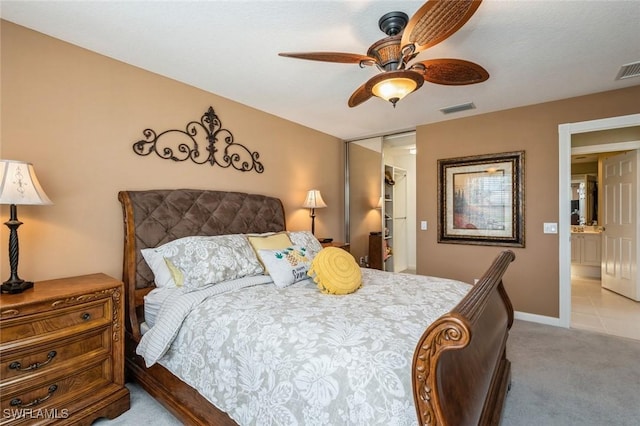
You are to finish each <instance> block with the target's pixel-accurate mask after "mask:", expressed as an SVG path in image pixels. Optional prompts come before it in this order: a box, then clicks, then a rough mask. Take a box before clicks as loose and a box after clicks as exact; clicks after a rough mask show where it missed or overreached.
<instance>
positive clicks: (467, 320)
mask: <svg viewBox="0 0 640 426" xmlns="http://www.w3.org/2000/svg"><path fill="white" fill-rule="evenodd" d="M118 199H119V200H120V202H121V204H122V208H123V217H124V230H125V235H124V265H123V281H124V283H125V290H126V297H125V305H126V309H125V311H126V318H125V324H126V342H125V343H126V345H125V348H126V349H125V351H126V356H125V363H126V371H127V377H128V380H132V381H136V382H137V383H139V384H140V386H142V387H143V388H144V389H145V390H146V391H147V392H148V393H149V394H150V395H152V396H153V397H154V398H156V399H157V400H158V401H159V402H160V403H162V404H163V405H164V406H165V407H166V408H167V409H168V410H170V411H171V412H172V413H173V414H174V415H175V416H177V417H178V418H179V419H180V420H181V421H182V422H183V423H184V424H193V425H236V424H238V423H237V422H236V421H235V420H233V419H232V418H231V417H230V416H229V415H228V414H227V413H225V412H224V411H223V410H221V409H219V408H218V407H217V406H216V405H214V404H212V403H211V402H210V400H211V399H213V398H212V397H211V396H208V397H205V396H203V394H204V393H205V392H202V393H201V392H199V391H196V390H195V389H194V387H192V386H190V385H189V384H187V383H186V382H185V381H183V380H182V379H181V378H179V377H178V375H177V374H174V373H172V372H171V371H170V369H169V368H167V367H168V366H170V364H171V363H170V362H169V361H165V362H164V364H163V363H162V362H157V363H153V364H152V365H150V366H148V363H147V362H145V359H144V358H143V357H142V356H140V355H139V354H138V353H137V352H136V349H137V348H138V346H139V345H140V343H141V340H142V339H143V331H142V330H144V326H145V324H146V323H145V306H144V303H145V296H146V295H148V294H150V292H152V290H154V288H155V283H154V274H153V273H152V271H151V269H150V268H149V266H148V265H147V263H146V262H145V260H144V258H143V256H142V254H141V250H144V249H148V248H153V247H158V246H161V245H163V244H165V243H168V242H170V241H173V240H177V239H180V238H183V237H188V236H194V235H204V236H217V235H230V234H263V233H277V232H281V231H285V230H286V222H285V215H284V209H283V206H282V203H281V201H280V200H279V199H277V198H273V197H268V196H264V195H258V194H246V193H239V192H225V191H209V190H191V189H178V190H147V191H122V192H120V193H119V194H118ZM514 258H515V256H514V254H513V252H511V251H508V250H506V251H503V252H501V253H499V254H498V255H497V257H496V258H495V260H494V261H493V263H492V264H491V265H490V266H489V268H488V269H487V271H486V272H485V273H484V274H483V275H482V277H481V279H480V280H479V281H478V283H477V284H475V285H474V286H472V287H470V289H466V290H465V291H464V294H462V295H461V296H460V300H459V301H458V302H456V304H455V305H453V306H451V307H450V308H449V309H448V310H447V311H446V312H443V313H442V314H441V315H439V316H438V317H436V318H434V319H433V321H430V324H427V326H422V325H420V327H419V328H418V329H417V330H419V332H418V334H417V335H416V337H417V339H416V340H415V342H413V341H410V342H404V343H403V344H406V345H408V346H409V347H410V348H412V349H411V352H412V355H411V356H410V360H409V361H410V362H408V363H407V364H406V366H403V367H402V368H403V369H404V370H406V371H405V372H403V373H402V374H403V375H406V378H407V380H408V381H409V382H410V384H409V388H410V389H409V392H407V393H408V394H407V395H404V397H405V400H406V401H404V402H403V406H404V407H405V408H407V407H410V409H411V410H412V411H413V412H414V413H415V414H413V420H414V421H415V420H416V419H417V422H416V423H418V424H421V425H455V426H458V425H475V424H483V425H484V424H499V422H500V418H501V413H502V408H503V404H504V400H505V398H506V394H507V391H508V388H509V385H510V362H509V360H508V359H507V356H506V341H507V338H508V334H509V329H510V327H511V325H512V322H513V309H512V306H511V303H510V301H509V298H508V296H507V294H506V292H505V289H504V287H503V284H502V276H503V274H504V273H505V271H506V270H507V267H508V265H509V264H510V262H512V261H513V260H514ZM362 273H363V277H364V278H363V279H364V280H365V284H364V285H363V287H362V289H360V290H358V291H357V292H355V293H354V295H358V296H357V297H365V296H366V295H367V293H366V291H365V289H368V288H371V289H374V288H375V287H376V286H375V285H367V283H366V280H367V279H368V277H369V276H373V275H375V274H385V275H383V279H382V280H383V281H394V280H395V281H398V282H404V281H411V280H417V279H421V278H413V277H409V276H407V274H395V275H394V274H393V273H387V272H373V271H368V270H363V271H362ZM427 279H428V277H427ZM403 280H404V281H403ZM445 281H446V280H445ZM460 284H462V283H460ZM254 287H255V288H256V289H257V290H255V291H263V292H264V291H266V290H265V288H264V286H254ZM254 287H252V288H251V289H253V288H254ZM291 289H292V290H291V291H292V292H293V291H299V292H304V293H301V294H303V296H301V297H310V294H311V292H313V290H312V289H313V285H302V284H301V285H299V286H298V287H296V286H295V285H294V286H291ZM316 290H317V289H316ZM244 291H245V290H244V289H243V290H242V292H244ZM251 291H254V290H251ZM287 291H288V290H287ZM367 291H368V290H367ZM316 292H317V291H316ZM238 293H241V292H238ZM360 293H361V295H359V294H360ZM225 296H226V293H225ZM216 297H217V296H216ZM260 297H261V296H258V298H260ZM330 297H334V298H336V297H344V298H345V299H343V300H348V299H346V298H347V297H350V295H348V296H327V295H324V298H325V299H324V300H329V299H327V298H330ZM354 297H355V296H354ZM367 297H369V296H367ZM254 298H255V296H254ZM210 299H215V298H210ZM333 300H339V299H333ZM353 300H356V299H355V298H354V299H353ZM216 301H218V302H219V300H217V299H216ZM234 303H239V302H234ZM240 303H244V302H240ZM226 305H227V308H228V306H230V304H229V303H226ZM231 306H234V305H233V304H231ZM235 306H240V305H235ZM222 308H224V306H220V307H217V308H216V309H222ZM298 314H299V313H298ZM225 315H226V314H225ZM185 322H188V321H186V320H185ZM422 322H423V321H420V323H422ZM408 328H411V329H413V330H414V334H415V330H416V325H415V324H414V325H413V326H408ZM185 334H188V333H185ZM383 334H384V333H383ZM386 334H391V333H386ZM372 346H379V345H376V344H373V345H372ZM167 356H169V355H168V354H167V355H165V357H167ZM355 358H356V359H355V360H354V359H351V361H352V362H351V363H352V364H353V363H354V361H355V364H356V365H357V361H358V359H357V357H355ZM163 359H164V358H163ZM364 366H365V364H364V363H363V364H362V365H360V368H361V369H364V368H365V367H364ZM213 367H215V366H210V365H206V366H204V367H203V368H204V369H206V370H207V371H209V370H210V369H211V368H213ZM291 368H295V367H291ZM367 368H369V367H368V364H367ZM211 374H212V375H214V374H216V373H211ZM289 374H295V372H294V373H289ZM258 391H259V390H258ZM344 399H349V398H344ZM375 409H376V407H374V410H375ZM322 416H326V414H322V415H321V416H320V418H323V417H322ZM235 417H236V418H238V416H237V415H236V416H235ZM324 419H325V423H327V421H326V419H327V418H326V417H324ZM253 422H256V423H259V422H258V421H256V420H255V419H253ZM273 423H276V422H273ZM299 423H300V424H303V423H305V422H304V421H303V420H300V421H299Z"/></svg>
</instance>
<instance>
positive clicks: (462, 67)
mask: <svg viewBox="0 0 640 426" xmlns="http://www.w3.org/2000/svg"><path fill="white" fill-rule="evenodd" d="M423 67H424V70H423V69H422V68H423ZM410 69H411V70H413V71H416V72H419V73H421V74H422V75H423V76H424V79H425V81H428V82H430V83H436V84H446V85H448V86H460V85H464V84H475V83H482V82H483V81H486V80H487V79H488V78H489V73H488V72H487V70H485V69H484V68H482V67H481V66H480V65H478V64H475V63H473V62H469V61H463V60H462V59H427V60H426V61H422V62H416V63H415V64H413V65H412V66H411V68H410Z"/></svg>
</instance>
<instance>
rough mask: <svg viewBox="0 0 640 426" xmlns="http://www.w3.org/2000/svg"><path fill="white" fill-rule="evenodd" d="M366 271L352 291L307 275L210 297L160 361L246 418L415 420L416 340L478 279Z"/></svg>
mask: <svg viewBox="0 0 640 426" xmlns="http://www.w3.org/2000/svg"><path fill="white" fill-rule="evenodd" d="M362 275H363V283H364V284H363V286H362V288H360V289H359V290H358V291H357V292H355V293H353V294H349V295H345V296H334V295H326V294H321V293H320V292H319V290H318V289H317V287H316V286H315V284H314V283H313V282H312V281H310V280H307V281H302V282H299V283H296V284H294V285H292V286H290V287H286V288H282V289H280V288H277V287H276V286H275V285H273V284H260V285H252V286H248V287H247V286H245V287H244V288H239V289H234V290H230V291H227V292H224V293H222V294H217V295H214V296H211V297H206V298H205V299H204V300H203V301H202V302H200V303H198V304H195V306H193V308H192V309H191V311H190V312H189V313H188V314H187V315H186V317H184V319H183V321H182V326H181V327H180V328H179V331H177V334H176V335H175V339H174V340H173V342H172V343H171V344H170V346H168V349H167V350H166V353H164V355H163V356H162V357H161V358H160V359H159V361H158V362H159V363H160V364H162V365H163V366H165V367H167V368H168V369H169V370H171V371H172V372H173V373H174V374H176V375H177V376H179V377H180V378H181V379H182V380H183V381H185V382H186V383H188V384H190V385H191V386H193V387H194V388H196V389H197V390H198V391H199V392H200V393H201V394H202V395H204V396H205V397H206V398H207V399H208V400H209V401H211V402H212V403H213V404H215V405H216V406H217V407H218V408H220V409H221V410H223V411H225V412H227V413H228V414H229V416H230V417H231V418H233V419H234V420H235V421H236V422H237V423H239V424H240V425H374V424H379V425H415V424H417V420H416V413H415V408H414V402H413V395H412V389H411V377H410V373H411V362H412V357H413V352H414V350H415V345H416V343H417V341H418V339H419V338H420V336H421V335H422V333H423V332H424V330H425V329H426V328H427V326H428V325H429V324H430V323H432V322H433V321H434V320H436V319H437V318H438V317H439V316H440V315H442V314H444V313H446V312H447V311H449V310H451V309H452V308H453V307H454V306H455V305H456V304H457V303H458V302H459V301H460V300H461V299H462V297H464V295H465V294H466V293H467V292H468V291H469V289H470V288H471V286H470V285H468V284H465V283H462V282H459V281H453V280H447V279H440V278H433V277H425V276H418V275H408V274H392V273H387V272H381V271H375V270H371V269H363V270H362ZM189 297H193V295H192V296H189ZM163 309H164V308H163ZM156 327H157V325H156ZM154 328H155V327H154ZM152 330H153V328H152ZM145 337H150V336H146V334H145ZM141 355H143V356H144V354H143V353H142V354H141Z"/></svg>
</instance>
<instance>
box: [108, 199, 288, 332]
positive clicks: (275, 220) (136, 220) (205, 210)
mask: <svg viewBox="0 0 640 426" xmlns="http://www.w3.org/2000/svg"><path fill="white" fill-rule="evenodd" d="M118 199H119V200H120V202H121V203H122V211H123V216H124V265H123V272H122V276H123V281H124V284H125V289H126V291H127V295H126V302H127V304H128V307H127V311H128V312H129V314H130V320H131V323H132V325H133V326H134V327H136V328H137V322H138V321H137V318H135V319H134V318H131V315H133V316H136V315H135V313H134V312H133V310H134V309H137V308H141V307H142V304H143V297H144V295H146V294H147V293H148V292H149V291H150V290H152V289H153V288H154V287H155V284H154V282H153V273H152V272H151V269H149V266H147V264H146V262H145V261H144V258H143V257H142V254H141V253H140V250H142V249H145V248H149V247H157V246H159V245H162V244H164V243H167V242H169V241H172V240H175V239H177V238H182V237H186V236H190V235H224V234H245V233H263V232H278V231H284V230H285V229H286V224H285V217H284V208H283V206H282V202H281V201H280V199H278V198H273V197H267V196H264V195H257V194H246V193H242V192H226V191H208V190H199V189H168V190H148V191H121V192H119V193H118ZM132 308H133V309H132ZM142 316H143V313H142V309H138V313H137V317H142ZM134 320H135V321H134ZM134 322H135V324H133V323H134Z"/></svg>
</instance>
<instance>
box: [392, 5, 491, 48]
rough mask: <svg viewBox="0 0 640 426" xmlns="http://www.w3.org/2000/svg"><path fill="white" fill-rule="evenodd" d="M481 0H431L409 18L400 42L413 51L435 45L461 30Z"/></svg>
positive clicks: (403, 46)
mask: <svg viewBox="0 0 640 426" xmlns="http://www.w3.org/2000/svg"><path fill="white" fill-rule="evenodd" d="M481 2H482V0H429V1H427V2H426V3H425V4H424V5H423V6H422V7H421V8H420V9H418V11H417V12H416V13H415V14H414V15H413V16H412V17H411V19H409V22H408V23H407V26H406V27H405V29H404V31H403V33H402V41H401V43H400V45H401V46H402V48H403V49H405V47H406V46H408V45H413V47H414V50H413V52H416V53H417V52H420V51H422V50H425V49H427V48H429V47H432V46H435V45H436V44H438V43H440V42H441V41H443V40H445V39H446V38H448V37H450V36H451V35H452V34H453V33H455V32H456V31H458V30H459V29H460V27H462V26H463V25H464V24H465V23H466V22H467V21H468V20H469V19H470V18H471V16H472V15H473V14H474V13H475V11H476V9H478V7H479V6H480V3H481Z"/></svg>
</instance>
